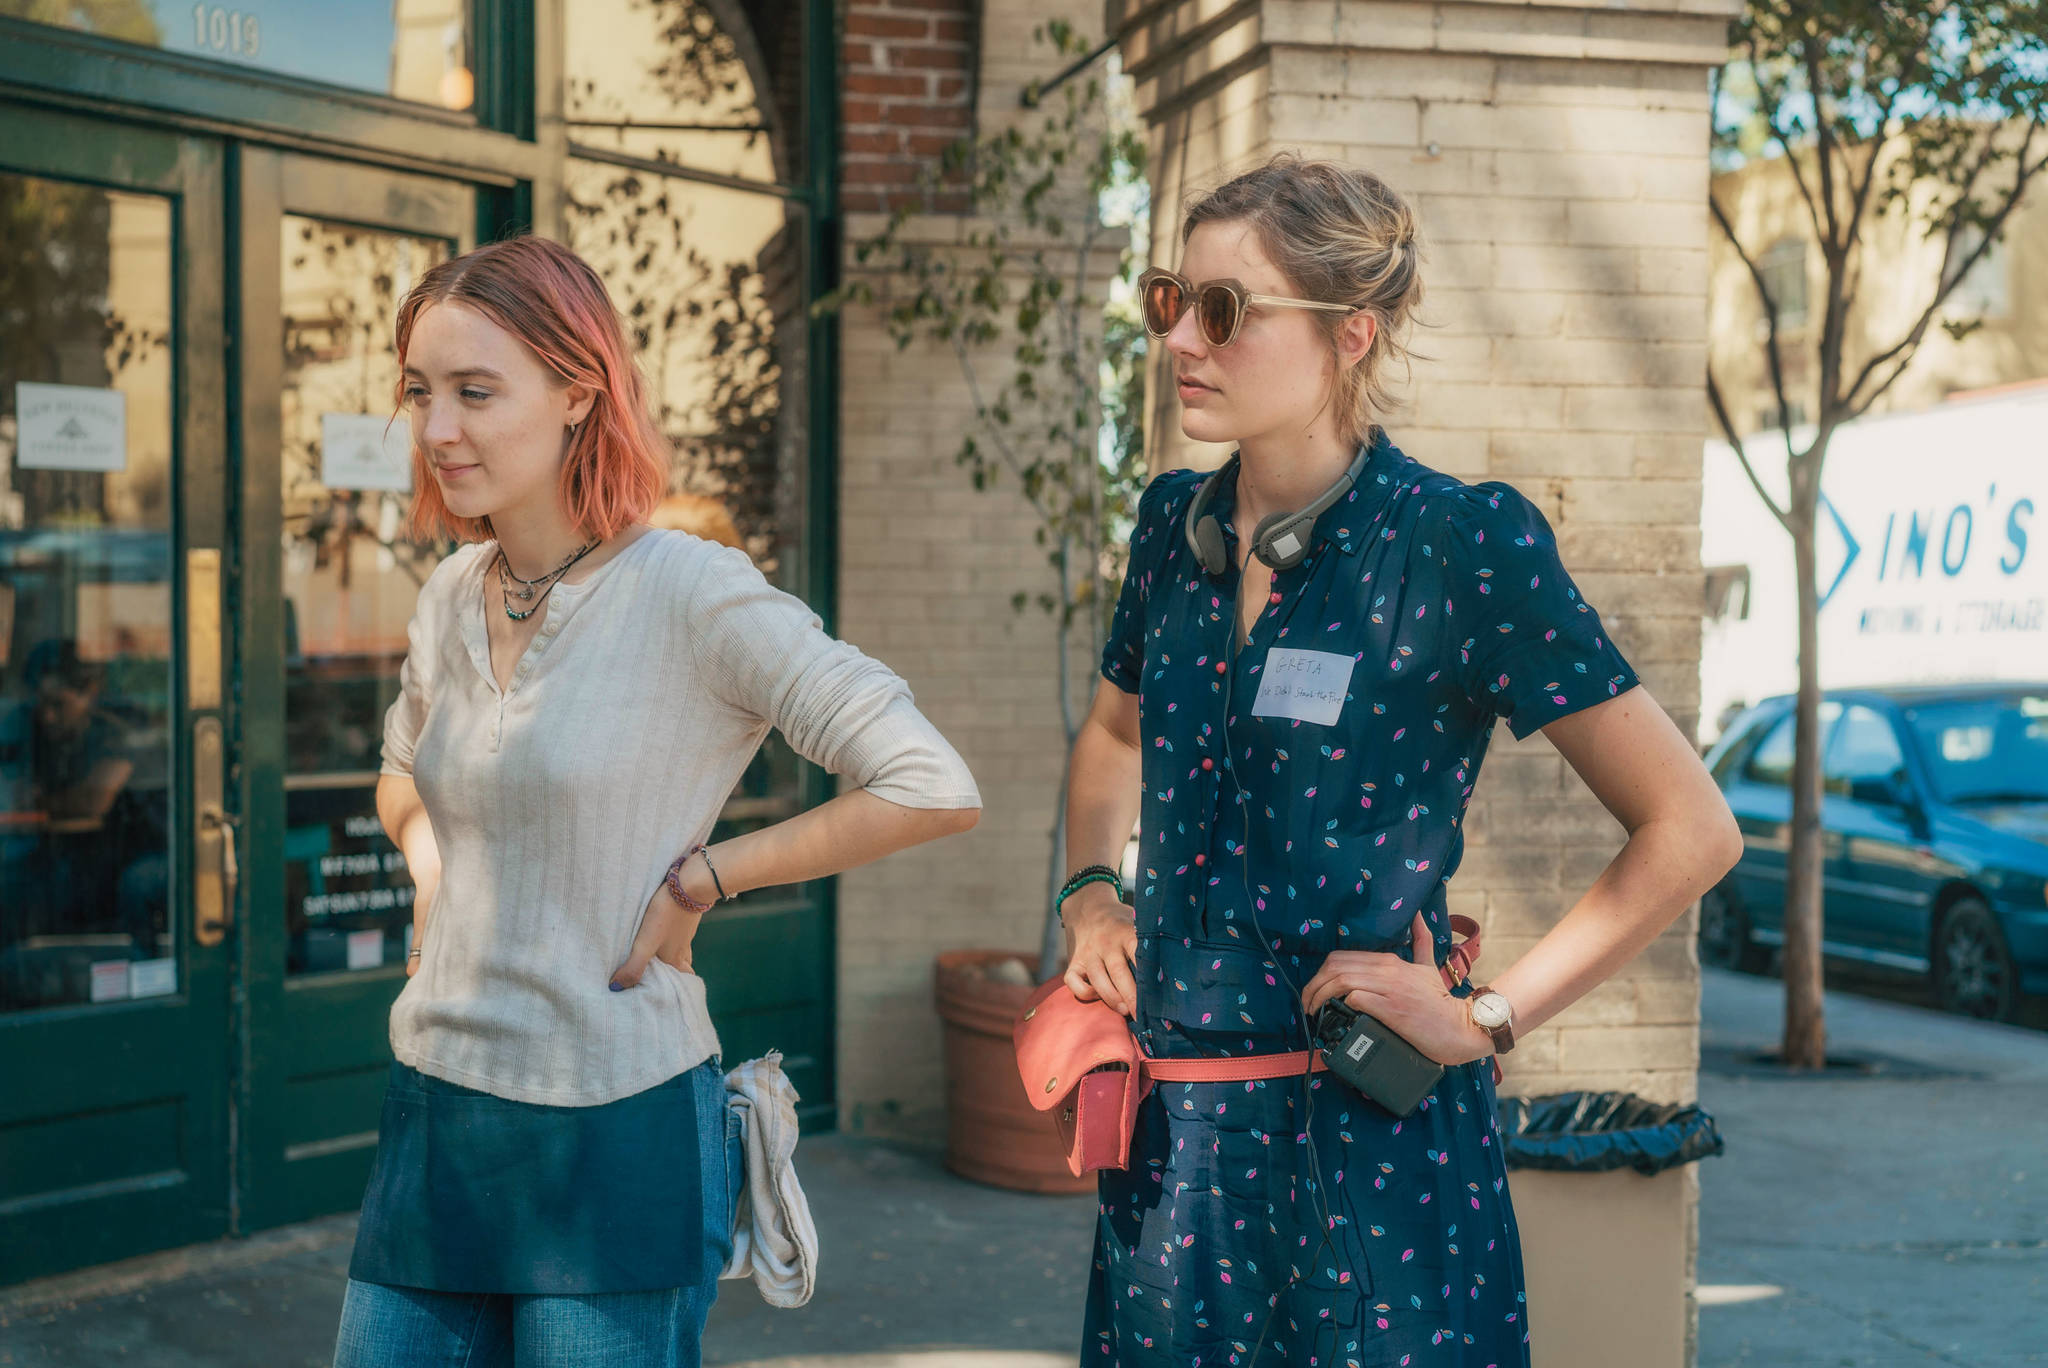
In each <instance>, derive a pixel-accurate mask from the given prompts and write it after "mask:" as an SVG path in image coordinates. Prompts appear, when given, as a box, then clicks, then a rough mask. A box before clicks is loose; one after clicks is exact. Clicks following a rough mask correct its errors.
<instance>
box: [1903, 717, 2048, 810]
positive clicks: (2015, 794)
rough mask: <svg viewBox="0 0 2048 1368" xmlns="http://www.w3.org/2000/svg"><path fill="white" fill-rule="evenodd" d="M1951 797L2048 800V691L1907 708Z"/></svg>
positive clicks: (1938, 784)
mask: <svg viewBox="0 0 2048 1368" xmlns="http://www.w3.org/2000/svg"><path fill="white" fill-rule="evenodd" d="M1906 720H1907V721H1908V722H1909V723H1910V724H1911V725H1912V728H1913V732H1914V734H1915V735H1916V736H1918V737H1919V738H1920V746H1921V749H1922V750H1923V751H1924V752H1925V753H1926V756H1927V765H1928V768H1929V770H1930V771H1931V772H1932V774H1933V779H1934V790H1935V794H1936V796H1938V797H1939V798H1940V799H1941V800H1942V801H1943V802H1945V803H2029V802H2033V803H2041V802H2048V693H2038V694H2035V693H2028V694H2005V695H1996V696H1993V697H1989V698H1969V699H1957V700H1955V701H1953V702H1947V703H1923V704H1921V705H1919V706H1918V707H1912V708H1908V709H1906Z"/></svg>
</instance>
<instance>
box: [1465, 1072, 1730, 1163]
mask: <svg viewBox="0 0 2048 1368" xmlns="http://www.w3.org/2000/svg"><path fill="white" fill-rule="evenodd" d="M1500 1125H1501V1131H1502V1133H1503V1134H1504V1135H1505V1136H1506V1138H1507V1165H1508V1167H1509V1168H1511V1169H1549V1170H1551V1171H1552V1172H1556V1173H1605V1172H1607V1171H1608V1170H1610V1169H1619V1168H1632V1169H1634V1170H1635V1171H1636V1172H1638V1173H1662V1172H1663V1171H1664V1170H1665V1169H1668V1168H1675V1167H1677V1166H1678V1165H1680V1164H1690V1163H1692V1162H1693V1161H1694V1160H1695V1159H1704V1158H1706V1157H1707V1156H1708V1155H1710V1154H1719V1153H1720V1152H1721V1150H1722V1148H1723V1146H1722V1142H1721V1132H1720V1131H1719V1130H1717V1129H1715V1126H1714V1118H1713V1117H1712V1116H1710V1115H1708V1114H1707V1113H1706V1112H1704V1111H1702V1110H1700V1108H1699V1106H1698V1105H1697V1104H1685V1103H1677V1102H1652V1101H1650V1100H1648V1099H1647V1098H1642V1097H1637V1096H1636V1095H1635V1094H1634V1093H1626V1092H1568V1093H1552V1094H1550V1095H1549V1096H1547V1097H1503V1098H1501V1099H1500Z"/></svg>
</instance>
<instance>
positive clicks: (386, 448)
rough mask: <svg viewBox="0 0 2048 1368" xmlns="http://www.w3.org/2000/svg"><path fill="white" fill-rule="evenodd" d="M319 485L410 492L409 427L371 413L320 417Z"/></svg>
mask: <svg viewBox="0 0 2048 1368" xmlns="http://www.w3.org/2000/svg"><path fill="white" fill-rule="evenodd" d="M320 483H321V484H324V485H326V486H327V487H328V488H329V489H389V490H392V491H394V492H396V493H399V494H404V493H407V492H409V491H410V490H411V489H412V425H411V424H410V423H408V422H406V421H405V420H404V419H403V418H379V417H377V416H376V415H375V414H373V413H323V414H321V415H320Z"/></svg>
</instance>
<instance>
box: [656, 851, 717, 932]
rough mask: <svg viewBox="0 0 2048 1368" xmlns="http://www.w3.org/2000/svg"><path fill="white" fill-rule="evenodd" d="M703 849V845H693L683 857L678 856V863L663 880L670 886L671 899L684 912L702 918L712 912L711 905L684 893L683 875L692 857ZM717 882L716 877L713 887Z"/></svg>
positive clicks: (671, 866) (713, 880)
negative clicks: (684, 868)
mask: <svg viewBox="0 0 2048 1368" xmlns="http://www.w3.org/2000/svg"><path fill="white" fill-rule="evenodd" d="M703 849H704V847H703V846H701V845H693V846H691V847H690V848H689V849H688V850H686V851H684V852H683V853H682V854H681V855H679V856H677V857H676V862H675V863H674V864H672V865H670V866H669V867H668V874H667V876H666V877H665V878H664V879H663V880H662V882H663V883H665V884H667V885H668V894H669V896H670V897H671V898H674V899H675V900H676V901H677V902H678V903H679V904H681V905H682V909H683V911H685V912H694V913H696V914H697V915H698V916H700V917H701V916H703V915H704V914H705V913H706V912H709V911H710V910H711V904H710V903H707V902H698V901H697V900H696V899H695V898H693V897H691V896H690V895H689V894H688V893H686V892H684V891H683V878H682V874H683V866H684V865H686V864H688V863H689V862H690V857H691V856H693V855H697V854H699V853H701V852H702V851H703ZM705 863H706V864H709V863H710V861H709V859H707V860H706V861H705ZM717 882H718V880H717V878H716V876H714V877H713V878H712V883H713V885H716V884H717Z"/></svg>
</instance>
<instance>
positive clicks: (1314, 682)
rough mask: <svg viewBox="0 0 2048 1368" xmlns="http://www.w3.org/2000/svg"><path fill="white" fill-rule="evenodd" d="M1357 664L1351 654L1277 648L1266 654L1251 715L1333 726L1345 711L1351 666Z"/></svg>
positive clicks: (1285, 647) (1284, 647)
mask: <svg viewBox="0 0 2048 1368" xmlns="http://www.w3.org/2000/svg"><path fill="white" fill-rule="evenodd" d="M1356 663H1357V662H1356V661H1354V660H1353V659H1352V658H1351V657H1350V656H1348V655H1336V654H1334V653H1332V652H1330V651H1301V650H1296V649H1294V648H1293V647H1289V646H1275V647H1274V648H1273V649H1272V650H1270V651H1268V652H1266V663H1265V666H1264V667H1263V668H1262V669H1261V670H1260V671H1259V696H1258V697H1257V698H1256V699H1254V700H1253V701H1252V716H1253V717H1293V718H1299V719H1300V720H1301V721H1303V722H1314V723H1318V724H1319V725H1321V726H1325V727H1327V726H1330V725H1331V724H1333V723H1334V722H1336V720H1337V719H1338V717H1340V716H1341V715H1342V714H1343V712H1344V698H1345V695H1346V693H1347V692H1348V691H1349V690H1350V688H1351V667H1352V666H1353V665H1354V664H1356Z"/></svg>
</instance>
